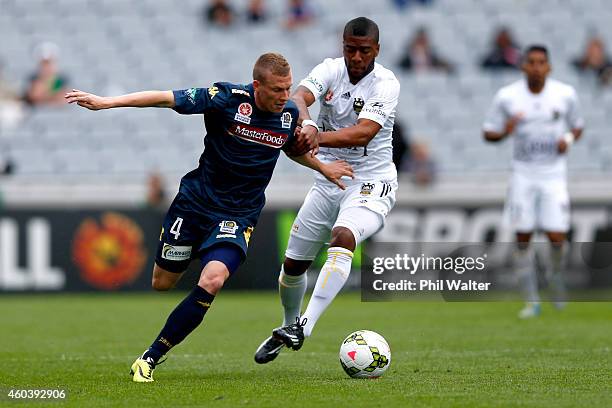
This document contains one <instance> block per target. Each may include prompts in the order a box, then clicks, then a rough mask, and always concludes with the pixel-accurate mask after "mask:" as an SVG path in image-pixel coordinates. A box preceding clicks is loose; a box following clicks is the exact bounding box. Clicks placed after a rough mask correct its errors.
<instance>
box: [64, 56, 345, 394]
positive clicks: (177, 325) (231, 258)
mask: <svg viewBox="0 0 612 408" xmlns="http://www.w3.org/2000/svg"><path fill="white" fill-rule="evenodd" d="M253 79H254V80H253V83H252V84H248V85H234V84H230V83H223V82H220V83H215V84H214V85H213V86H210V87H209V88H191V89H186V90H179V91H146V92H138V93H133V94H128V95H123V96H118V97H100V96H97V95H92V94H89V93H86V92H82V91H78V90H74V91H73V92H69V93H67V94H66V99H67V101H68V102H69V103H77V104H78V105H80V106H83V107H85V108H88V109H91V110H99V109H109V108H115V107H167V108H172V109H174V110H175V111H177V112H178V113H181V114H204V122H205V126H206V130H207V136H206V137H205V139H204V146H205V149H204V152H203V153H202V156H201V157H200V163H199V166H198V168H197V169H195V170H193V171H191V172H189V173H187V174H186V175H185V176H184V177H183V178H182V180H181V185H180V189H179V192H178V194H177V196H176V197H175V198H174V201H173V202H172V205H171V206H170V209H169V210H168V213H167V214H166V217H165V219H164V223H163V227H162V233H161V236H160V241H159V244H158V249H157V254H156V257H155V267H154V269H153V279H152V285H153V288H154V289H156V290H168V289H171V288H172V287H173V286H174V285H175V283H176V282H177V281H178V279H179V278H180V276H181V274H182V272H183V271H184V270H185V269H186V268H187V266H188V265H189V262H190V261H191V260H192V259H195V258H199V259H200V260H201V264H202V272H201V275H200V279H199V281H198V284H197V285H196V287H195V288H194V289H193V291H192V292H191V293H190V294H189V295H188V296H187V297H186V298H185V299H184V300H183V301H182V302H181V303H180V304H179V305H178V306H177V307H176V309H174V311H173V312H172V313H171V314H170V316H169V317H168V320H167V322H166V324H165V326H164V327H163V329H162V330H161V332H160V333H159V335H158V336H157V338H156V339H155V341H154V342H153V343H152V344H151V346H150V347H149V348H148V349H147V350H146V351H145V352H144V354H143V355H142V356H141V357H139V358H138V359H136V361H135V362H134V364H133V365H132V375H133V380H134V381H136V382H151V381H153V370H154V369H155V366H156V365H158V364H159V362H160V360H161V358H162V357H163V356H164V355H165V354H166V353H167V352H168V351H169V350H170V349H171V348H172V347H174V346H176V345H177V344H178V343H180V342H181V341H182V340H183V339H185V337H186V336H187V335H188V334H189V333H191V332H192V331H193V330H194V329H195V328H196V327H197V326H198V325H199V324H200V323H201V322H202V319H203V318H204V314H205V313H206V312H207V311H208V309H209V307H210V305H211V303H212V301H213V300H214V298H215V295H216V294H217V293H218V292H219V290H221V288H222V287H223V284H224V283H225V281H226V280H227V279H228V278H229V276H230V275H231V274H232V273H233V272H234V271H235V270H236V269H237V268H238V266H239V265H240V264H241V263H242V262H243V261H244V259H245V257H246V252H247V246H248V243H249V238H250V236H251V232H252V231H253V228H254V227H255V224H256V223H257V219H258V218H259V214H260V212H261V209H262V208H263V206H264V203H265V196H264V190H265V188H266V186H267V185H268V183H269V182H270V178H271V177H272V172H273V170H274V167H275V165H276V161H277V159H278V157H279V154H280V149H283V150H285V152H286V153H287V154H288V155H289V156H290V157H292V156H294V157H292V159H294V160H295V161H297V162H298V163H300V164H303V165H305V166H308V167H310V168H313V169H315V170H318V171H320V172H321V173H322V174H324V175H325V176H326V177H328V178H329V180H331V181H333V182H335V183H336V184H337V185H338V186H339V187H341V188H342V187H343V184H342V182H341V181H340V178H341V177H342V176H352V170H351V168H350V166H348V164H346V162H343V161H337V162H334V163H329V164H324V163H321V162H320V161H318V160H317V159H316V158H315V157H314V156H313V155H311V154H310V153H306V152H308V151H309V150H311V149H313V148H315V147H316V141H315V140H308V139H301V140H300V139H299V137H300V136H296V133H297V134H298V135H299V133H300V132H299V127H298V123H297V119H298V116H299V112H298V109H297V107H296V105H295V104H294V103H293V102H292V101H290V100H289V92H290V88H291V85H292V77H291V70H290V67H289V64H288V63H287V61H286V60H285V58H284V57H283V56H282V55H280V54H275V53H268V54H264V55H262V56H260V57H259V59H258V60H257V62H256V63H255V66H254V68H253ZM296 129H298V132H296Z"/></svg>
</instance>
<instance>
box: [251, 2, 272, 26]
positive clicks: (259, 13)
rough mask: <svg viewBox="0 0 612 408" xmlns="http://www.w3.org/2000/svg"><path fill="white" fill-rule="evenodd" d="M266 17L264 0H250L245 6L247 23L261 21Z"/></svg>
mask: <svg viewBox="0 0 612 408" xmlns="http://www.w3.org/2000/svg"><path fill="white" fill-rule="evenodd" d="M266 18H267V13H266V7H265V4H264V0H250V1H249V5H248V8H247V21H248V22H249V23H263V22H264V21H266Z"/></svg>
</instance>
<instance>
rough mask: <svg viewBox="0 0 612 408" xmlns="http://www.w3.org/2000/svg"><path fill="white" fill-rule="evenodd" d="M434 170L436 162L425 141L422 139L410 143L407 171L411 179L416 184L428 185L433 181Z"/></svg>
mask: <svg viewBox="0 0 612 408" xmlns="http://www.w3.org/2000/svg"><path fill="white" fill-rule="evenodd" d="M436 171H437V169H436V164H435V162H434V160H433V158H432V157H431V154H430V151H429V146H428V145H427V143H425V142H422V141H417V142H414V143H412V144H411V145H410V161H409V162H408V172H410V174H411V176H412V181H414V183H415V184H416V185H418V186H428V185H430V184H431V183H432V182H433V181H434V179H435V176H436Z"/></svg>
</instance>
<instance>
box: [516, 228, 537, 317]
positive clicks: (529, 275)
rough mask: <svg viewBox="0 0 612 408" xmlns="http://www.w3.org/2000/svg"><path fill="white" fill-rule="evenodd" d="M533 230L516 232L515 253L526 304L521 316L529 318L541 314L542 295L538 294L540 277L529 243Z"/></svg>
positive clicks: (517, 272) (517, 270)
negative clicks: (538, 276) (537, 273)
mask: <svg viewBox="0 0 612 408" xmlns="http://www.w3.org/2000/svg"><path fill="white" fill-rule="evenodd" d="M531 236H532V233H531V232H519V233H517V234H516V241H517V249H516V252H515V254H514V265H515V268H516V274H517V276H518V280H519V285H520V287H521V290H522V292H523V296H524V298H525V301H526V304H525V307H524V308H523V309H522V310H521V311H520V312H519V318H521V319H529V318H532V317H537V316H539V315H540V295H539V294H538V278H537V275H536V270H535V254H534V251H533V248H532V247H531V245H530V244H529V243H530V241H531Z"/></svg>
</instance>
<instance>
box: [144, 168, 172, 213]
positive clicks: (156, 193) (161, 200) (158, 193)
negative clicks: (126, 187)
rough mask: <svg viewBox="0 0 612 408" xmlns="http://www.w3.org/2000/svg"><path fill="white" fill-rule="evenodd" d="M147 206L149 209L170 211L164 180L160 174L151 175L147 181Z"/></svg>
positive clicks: (153, 173)
mask: <svg viewBox="0 0 612 408" xmlns="http://www.w3.org/2000/svg"><path fill="white" fill-rule="evenodd" d="M146 205H147V207H148V208H151V209H154V210H158V211H166V210H167V209H168V203H167V202H166V189H165V187H164V180H163V178H162V177H161V175H160V174H159V173H158V172H152V173H150V174H149V178H148V179H147V201H146Z"/></svg>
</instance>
